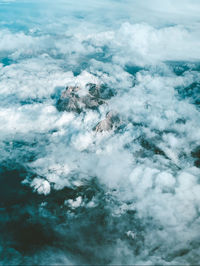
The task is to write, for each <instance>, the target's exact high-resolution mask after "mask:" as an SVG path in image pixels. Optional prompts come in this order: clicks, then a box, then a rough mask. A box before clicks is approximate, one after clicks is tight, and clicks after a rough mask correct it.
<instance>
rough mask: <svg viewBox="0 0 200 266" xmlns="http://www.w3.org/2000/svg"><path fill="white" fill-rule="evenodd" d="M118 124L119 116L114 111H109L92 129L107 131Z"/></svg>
mask: <svg viewBox="0 0 200 266" xmlns="http://www.w3.org/2000/svg"><path fill="white" fill-rule="evenodd" d="M119 124H120V118H119V116H118V115H117V114H116V113H114V112H112V111H110V112H109V113H108V114H107V115H106V118H105V119H104V120H102V121H101V122H99V123H98V124H97V126H96V127H95V128H94V130H95V131H96V132H103V131H109V130H112V129H115V128H117V127H118V126H119Z"/></svg>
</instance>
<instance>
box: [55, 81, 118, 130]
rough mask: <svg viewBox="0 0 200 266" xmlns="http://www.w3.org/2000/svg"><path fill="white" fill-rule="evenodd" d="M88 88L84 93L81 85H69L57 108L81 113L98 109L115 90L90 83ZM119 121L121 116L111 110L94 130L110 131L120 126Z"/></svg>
mask: <svg viewBox="0 0 200 266" xmlns="http://www.w3.org/2000/svg"><path fill="white" fill-rule="evenodd" d="M86 89H87V91H86V94H84V95H83V94H82V93H81V92H82V91H81V88H80V87H78V86H77V87H76V86H70V87H67V88H66V90H65V91H63V92H62V94H61V97H60V99H59V100H58V101H57V105H56V106H57V109H58V110H59V111H67V112H76V113H81V112H82V111H83V110H85V109H93V110H97V109H98V108H99V106H100V105H102V104H106V100H109V99H110V98H111V97H112V96H113V95H114V93H113V91H112V90H111V89H109V88H107V87H106V86H104V85H101V86H98V85H96V84H92V83H89V84H87V85H86ZM119 123H120V118H119V116H118V115H117V114H116V113H114V112H113V111H110V112H109V113H108V114H107V115H106V118H105V119H104V120H102V121H101V122H99V123H98V124H97V125H96V126H95V127H94V129H93V130H94V131H96V132H103V131H109V130H112V129H114V128H116V127H117V126H119Z"/></svg>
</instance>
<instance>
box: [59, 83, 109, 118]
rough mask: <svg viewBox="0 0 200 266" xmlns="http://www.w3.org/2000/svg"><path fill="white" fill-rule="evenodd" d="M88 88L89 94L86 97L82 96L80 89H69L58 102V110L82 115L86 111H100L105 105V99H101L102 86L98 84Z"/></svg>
mask: <svg viewBox="0 0 200 266" xmlns="http://www.w3.org/2000/svg"><path fill="white" fill-rule="evenodd" d="M87 86H88V87H89V88H88V93H87V94H86V95H84V96H80V91H81V88H80V87H76V86H70V87H67V88H66V90H65V91H63V92H62V94H61V97H60V99H59V100H58V101H57V104H56V106H57V109H58V110H59V111H68V112H76V113H80V112H82V111H83V110H84V109H94V110H95V109H98V107H99V106H100V105H102V104H104V103H105V99H104V98H105V97H101V86H98V85H96V84H88V85H87ZM102 96H104V95H102Z"/></svg>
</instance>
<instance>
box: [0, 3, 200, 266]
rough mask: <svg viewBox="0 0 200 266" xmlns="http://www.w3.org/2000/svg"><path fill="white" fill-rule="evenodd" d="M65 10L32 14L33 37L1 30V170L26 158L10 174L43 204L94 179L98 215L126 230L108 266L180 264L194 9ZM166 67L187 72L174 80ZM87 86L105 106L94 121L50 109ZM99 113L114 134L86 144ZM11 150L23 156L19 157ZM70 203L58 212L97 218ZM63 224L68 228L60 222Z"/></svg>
mask: <svg viewBox="0 0 200 266" xmlns="http://www.w3.org/2000/svg"><path fill="white" fill-rule="evenodd" d="M67 2H68V4H66V1H59V3H60V5H59V3H58V2H56V3H55V2H53V1H52V2H51V3H50V2H47V1H44V2H43V3H40V4H39V3H37V5H38V8H39V10H40V12H41V15H42V14H44V12H46V17H45V16H44V18H41V17H40V18H38V21H39V20H40V22H41V21H43V23H41V24H38V25H36V22H35V23H34V25H33V24H32V23H30V21H29V22H28V21H27V22H26V23H27V24H26V26H27V27H28V29H29V30H27V31H24V32H23V31H22V30H16V29H15V31H13V30H11V29H1V30H0V38H1V43H0V59H5V58H6V59H9V60H12V61H11V63H10V64H7V65H6V63H4V61H3V60H2V62H3V63H2V64H0V100H1V103H0V125H1V126H0V129H1V134H0V140H1V142H0V146H1V149H2V160H3V161H7V160H11V159H13V158H14V159H15V160H16V161H17V162H18V161H19V160H21V157H19V158H18V156H19V154H21V153H23V154H26V153H27V154H28V153H29V152H32V150H33V149H34V151H35V153H36V158H34V160H33V161H32V162H30V161H29V162H28V163H27V161H26V160H25V161H22V162H21V163H22V164H24V166H25V167H26V168H27V169H29V170H30V171H31V173H33V174H34V178H33V179H32V178H31V177H30V176H27V183H26V184H29V185H30V187H31V188H32V189H33V190H34V191H36V192H38V193H39V194H40V195H42V194H44V195H46V196H47V197H48V195H51V191H52V190H53V191H55V190H56V191H58V190H62V189H63V188H66V187H67V188H69V189H72V190H73V191H79V192H78V193H80V194H81V193H82V190H81V189H83V188H82V187H81V186H83V185H85V184H86V185H87V184H88V183H89V182H90V181H91V180H93V178H96V179H97V180H98V183H99V186H102V190H103V189H104V190H105V195H104V197H105V202H106V204H107V205H106V208H108V210H109V211H111V216H112V217H117V218H116V219H119V220H118V221H120V222H119V227H120V230H122V229H123V228H125V227H126V228H125V230H124V229H123V230H124V232H123V233H124V235H123V237H121V235H119V236H118V238H119V239H120V238H121V240H120V241H118V242H117V243H115V246H114V247H113V250H116V261H115V260H113V263H116V264H118V263H124V261H125V263H129V264H131V263H133V260H134V261H135V262H136V263H138V264H148V265H149V264H155V263H161V264H167V263H173V264H178V263H179V264H181V263H182V264H185V263H191V261H193V260H192V259H191V256H193V255H191V254H193V253H192V252H194V250H193V248H192V243H194V245H196V244H195V243H196V242H195V241H196V238H197V236H198V234H199V233H198V232H199V229H200V228H199V224H198V221H199V213H198V212H199V195H200V194H199V192H200V187H199V178H198V177H199V169H198V168H197V167H195V166H194V158H192V156H191V151H192V150H193V149H194V148H195V147H196V146H198V145H200V142H199V134H200V127H199V125H200V117H199V109H198V108H197V105H194V104H192V103H191V99H190V97H186V98H184V97H183V94H184V90H185V88H187V87H188V86H190V85H191V84H195V83H196V84H199V82H200V77H199V72H198V71H197V70H195V68H196V69H197V68H198V67H197V65H198V64H199V60H200V53H199V51H200V38H199V36H200V35H199V21H198V20H199V19H198V14H199V4H198V2H197V1H195V0H192V1H187V0H184V1H179V0H177V1H173V2H172V1H171V0H167V1H165V2H164V3H162V4H161V3H160V2H158V1H156V0H150V1H148V2H145V1H138V0H136V1H134V2H133V1H131V2H130V1H123V2H122V1H118V2H116V1H111V0H110V1H106V2H105V1H102V2H99V3H97V2H95V1H86V2H84V4H83V3H80V5H79V4H77V3H76V4H74V3H75V2H72V1H67ZM48 3H49V6H48V8H47V9H45V11H44V7H46V5H47V4H48ZM54 8H55V10H54ZM66 10H68V11H66ZM97 11H99V13H98V12H97ZM65 12H68V13H69V14H70V16H63V14H64V13H65ZM68 13H67V14H68ZM58 14H59V16H58ZM103 14H105V17H104V16H103ZM117 17H118V18H119V20H116V18H117ZM43 19H44V20H43ZM160 19H161V20H160ZM103 20H105V21H103ZM159 20H160V21H159ZM44 21H45V23H44ZM116 21H117V22H116ZM47 22H48V23H47ZM29 23H30V24H29ZM174 24H175V25H174ZM170 61H173V64H172V62H171V63H170ZM176 64H177V65H179V67H180V69H181V67H182V68H183V72H184V70H186V69H188V70H187V71H185V72H184V73H183V74H180V75H176V74H175V73H174V71H173V67H174V66H175V65H176ZM134 71H135V72H138V73H134ZM128 72H130V73H128ZM89 82H91V83H96V84H99V83H105V84H107V85H108V86H109V87H110V88H112V89H113V90H114V91H115V92H116V95H115V96H114V97H112V98H111V99H110V100H109V101H108V104H107V105H102V106H101V107H100V108H99V111H92V110H89V111H86V112H85V113H82V114H80V115H77V114H75V113H67V112H58V110H57V109H56V107H55V103H56V100H57V99H58V97H59V94H60V92H61V91H62V90H64V89H65V87H66V86H68V85H78V86H80V87H83V88H84V89H85V85H86V84H87V83H89ZM178 88H180V89H182V91H183V92H182V94H181V92H180V93H178ZM85 92H86V91H85V90H84V91H83V93H85ZM196 94H198V92H197V93H196ZM197 96H198V95H197ZM109 110H114V111H116V112H117V113H118V114H119V115H120V117H121V120H122V127H121V129H120V130H119V131H118V132H105V133H104V134H95V132H93V131H92V129H93V128H94V126H96V125H97V123H98V122H99V121H100V120H102V119H103V118H104V117H105V115H106V113H107V112H108V111H109ZM123 126H124V128H123ZM17 141H19V142H21V143H25V142H27V143H28V144H23V145H22V148H18V147H16V146H15V143H16V142H17ZM31 145H32V146H34V145H35V148H33V147H32V146H31ZM8 147H9V148H10V149H11V150H12V154H11V152H10V150H9V149H8ZM35 176H36V177H35ZM80 187H81V188H80ZM86 192H87V193H88V191H86ZM74 193H75V192H74ZM78 193H77V195H76V196H74V198H73V199H72V198H70V199H69V198H68V195H67V194H66V201H65V203H66V204H65V207H66V208H67V207H70V208H71V209H72V211H74V212H75V211H76V210H77V211H78V210H79V207H83V206H86V207H87V206H88V209H90V210H91V209H92V208H94V209H95V210H96V208H97V206H98V198H95V197H94V198H92V199H91V200H90V201H89V202H88V203H87V204H85V203H84V204H85V205H84V204H83V202H84V200H85V197H86V195H84V193H83V194H81V196H80V195H79V194H78ZM103 199H104V198H103ZM114 201H116V202H117V204H116V206H115V205H114V203H113V202H114ZM59 207H60V206H59ZM128 212H129V213H131V212H136V213H137V219H138V220H139V222H140V223H141V227H142V226H143V229H141V228H140V229H138V228H139V227H137V225H136V222H135V223H134V222H130V223H131V226H130V224H128V218H127V217H126V215H127V216H128V214H127V213H128ZM67 215H70V217H76V215H74V216H73V214H72V213H70V214H69V213H68V212H67V210H66V217H67ZM78 215H79V214H77V216H78ZM76 218H77V217H76ZM66 219H67V218H66ZM77 219H78V218H77ZM81 219H82V218H81ZM87 221H88V220H87V219H86V222H87ZM126 222H127V226H125V227H123V225H124V223H126ZM108 224H109V223H108ZM109 225H110V224H109ZM109 225H108V226H109ZM59 226H60V225H59ZM59 226H58V227H59ZM86 227H87V225H86ZM129 227H131V228H129ZM59 228H60V227H59ZM56 230H58V231H59V230H61V229H57V227H56ZM107 230H108V231H109V230H110V229H107ZM137 230H139V231H137ZM140 230H143V231H144V232H143V236H142V237H143V239H144V240H143V241H144V242H142V248H139V249H140V253H139V255H138V256H136V255H134V256H133V253H132V251H131V247H132V246H131V245H132V242H130V243H131V244H130V245H129V244H128V243H129V242H128V241H136V242H135V243H136V244H137V241H138V238H137V237H138V235H140V234H142V233H141V231H140ZM109 232H110V231H109ZM59 233H60V231H59ZM73 233H74V232H73ZM62 234H64V238H66V235H65V233H63V232H62V230H61V235H62ZM76 234H77V232H76V233H75V235H76ZM125 236H126V237H128V239H129V240H127V241H126V240H123V239H124V238H125ZM81 241H83V240H82V239H81V240H80V245H81V244H83V243H82V242H81ZM83 242H84V241H83ZM188 243H191V246H188V245H189V244H188ZM84 245H85V243H84ZM88 245H89V244H88ZM64 247H65V246H64ZM103 248H105V247H103ZM186 249H188V250H189V251H188V253H185V255H184V256H181V255H180V254H181V250H186ZM83 250H84V249H83ZM52 252H55V251H52ZM123 252H124V253H123ZM55 253H56V252H55ZM121 254H126V256H124V255H121ZM176 254H177V255H176ZM63 256H64V255H63ZM66 261H68V259H67V258H66Z"/></svg>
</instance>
